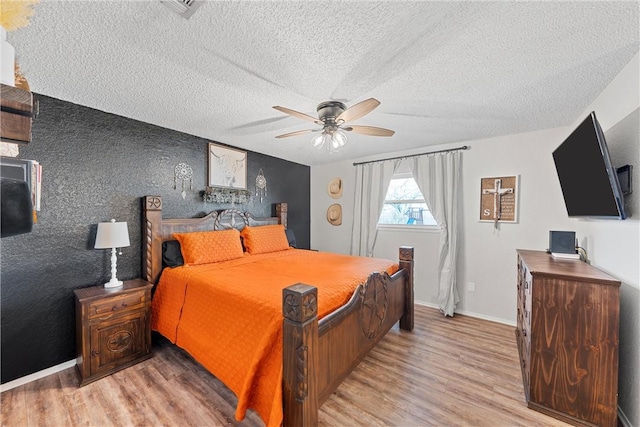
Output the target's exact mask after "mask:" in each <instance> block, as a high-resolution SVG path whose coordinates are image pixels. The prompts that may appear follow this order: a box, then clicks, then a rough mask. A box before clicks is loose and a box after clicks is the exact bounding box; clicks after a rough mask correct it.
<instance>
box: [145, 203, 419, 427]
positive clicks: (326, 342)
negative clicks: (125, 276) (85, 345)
mask: <svg viewBox="0 0 640 427" xmlns="http://www.w3.org/2000/svg"><path fill="white" fill-rule="evenodd" d="M276 215H277V216H276V217H273V218H256V217H253V216H252V215H251V214H248V213H243V212H240V211H237V210H226V211H222V212H219V213H217V212H212V213H210V214H209V215H206V216H205V217H202V218H188V219H162V199H161V198H160V197H159V196H146V197H144V198H143V224H142V230H143V250H142V270H143V274H144V275H145V277H146V279H147V280H148V281H149V282H152V283H157V281H158V279H159V276H160V272H161V270H162V242H164V241H166V240H170V239H172V233H177V232H191V231H204V230H214V229H224V228H230V227H235V228H242V227H243V226H244V225H246V224H248V225H252V226H255V225H264V224H274V223H280V224H283V225H284V226H285V228H286V225H287V204H286V203H280V204H278V205H276ZM399 265H400V270H398V271H397V272H396V273H395V274H393V275H391V276H389V275H388V274H387V273H383V274H380V273H373V274H371V275H370V276H369V278H368V279H367V282H366V283H364V284H362V285H359V286H358V288H357V289H356V292H355V293H354V294H353V296H352V297H351V299H350V300H349V302H348V303H347V304H345V305H344V306H342V307H341V308H339V309H338V310H336V311H334V312H333V313H331V314H329V315H327V316H326V317H324V318H323V319H322V320H321V321H318V317H317V315H318V304H317V302H318V301H317V289H316V288H315V287H312V286H308V285H305V284H296V285H292V286H289V287H287V288H285V289H284V290H283V303H282V310H283V316H284V320H283V322H284V323H283V405H284V408H283V412H284V421H283V425H284V426H285V427H286V426H296V427H301V426H302V427H306V426H315V425H317V424H318V409H319V407H320V405H322V403H324V402H325V401H326V400H327V399H328V398H329V396H330V395H331V393H333V391H335V389H336V388H338V386H339V385H340V383H341V382H342V381H343V380H344V379H345V378H346V377H347V376H348V375H349V373H350V372H351V371H352V370H353V369H354V368H355V367H356V366H357V365H358V363H359V362H360V361H361V360H362V359H363V358H364V357H365V356H366V355H367V354H368V352H369V351H370V350H371V349H372V348H373V347H374V346H375V345H376V343H377V342H378V341H379V340H380V339H381V338H382V337H383V336H384V335H385V334H386V333H387V331H388V330H389V329H390V328H391V327H392V326H393V325H394V324H395V323H396V322H398V321H399V322H400V328H401V329H404V330H407V331H411V330H412V329H413V316H414V315H413V248H411V247H401V248H400V254H399Z"/></svg>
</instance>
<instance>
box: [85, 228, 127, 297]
mask: <svg viewBox="0 0 640 427" xmlns="http://www.w3.org/2000/svg"><path fill="white" fill-rule="evenodd" d="M129 245H130V243H129V230H128V229H127V223H126V222H116V220H115V219H112V220H111V222H101V223H98V232H97V233H96V244H95V245H94V248H95V249H109V248H111V280H109V281H108V282H107V283H105V284H104V287H105V288H117V287H119V286H122V281H121V280H118V279H116V248H124V247H127V246H129ZM120 254H121V255H122V252H121V253H120Z"/></svg>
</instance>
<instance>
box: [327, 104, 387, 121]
mask: <svg viewBox="0 0 640 427" xmlns="http://www.w3.org/2000/svg"><path fill="white" fill-rule="evenodd" d="M378 105H380V101H378V100H377V99H375V98H369V99H365V100H364V101H362V102H359V103H357V104H356V105H353V106H351V107H349V108H347V109H346V110H344V111H343V112H342V113H341V114H340V115H339V116H338V117H336V122H339V121H340V120H343V121H344V122H345V123H346V122H350V121H352V120H356V119H359V118H360V117H362V116H365V115H367V114H369V113H370V112H372V111H373V110H374V109H375V108H376V107H377V106H378Z"/></svg>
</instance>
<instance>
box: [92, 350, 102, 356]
mask: <svg viewBox="0 0 640 427" xmlns="http://www.w3.org/2000/svg"><path fill="white" fill-rule="evenodd" d="M98 354H100V353H98V352H97V351H95V350H91V357H96V356H98Z"/></svg>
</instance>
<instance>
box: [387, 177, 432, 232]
mask: <svg viewBox="0 0 640 427" xmlns="http://www.w3.org/2000/svg"><path fill="white" fill-rule="evenodd" d="M378 224H379V225H430V226H436V225H437V223H436V220H435V219H434V218H433V216H432V215H431V212H429V208H428V207H427V204H426V203H425V201H424V197H423V196H422V193H421V192H420V189H419V188H418V184H417V183H416V181H415V180H414V179H413V177H412V176H411V175H410V174H409V175H402V176H399V175H395V177H394V178H393V179H391V183H390V184H389V190H388V191H387V195H386V197H385V200H384V207H383V208H382V213H381V214H380V218H379V219H378Z"/></svg>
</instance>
